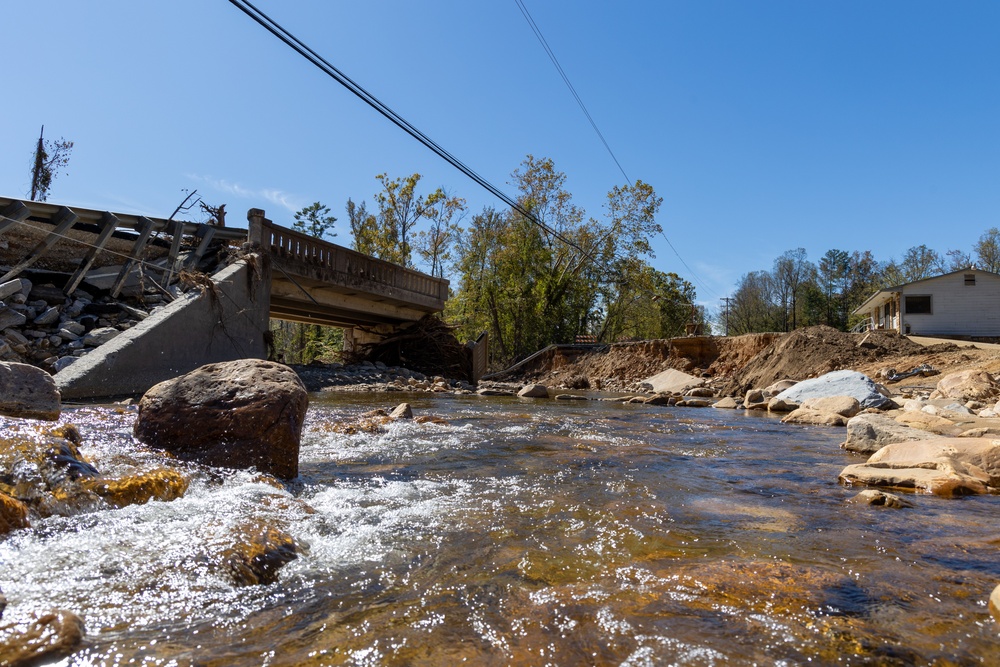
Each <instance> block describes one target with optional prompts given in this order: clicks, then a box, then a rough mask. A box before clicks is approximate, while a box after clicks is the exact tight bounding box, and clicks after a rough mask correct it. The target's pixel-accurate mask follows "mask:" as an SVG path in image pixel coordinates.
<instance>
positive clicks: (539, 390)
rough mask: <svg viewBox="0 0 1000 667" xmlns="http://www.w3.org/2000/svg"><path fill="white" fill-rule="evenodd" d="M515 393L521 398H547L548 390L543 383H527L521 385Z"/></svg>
mask: <svg viewBox="0 0 1000 667" xmlns="http://www.w3.org/2000/svg"><path fill="white" fill-rule="evenodd" d="M517 395H518V396H520V397H521V398H548V397H549V390H548V388H547V387H546V386H545V385H543V384H528V385H525V386H523V387H521V391H519V392H517Z"/></svg>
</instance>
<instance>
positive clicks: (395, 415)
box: [389, 403, 413, 419]
mask: <svg viewBox="0 0 1000 667" xmlns="http://www.w3.org/2000/svg"><path fill="white" fill-rule="evenodd" d="M389 418H390V419H413V408H412V407H410V404H409V403H400V404H399V405H397V406H396V408H395V409H394V410H393V411H392V412H390V413H389Z"/></svg>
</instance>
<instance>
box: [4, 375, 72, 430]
mask: <svg viewBox="0 0 1000 667" xmlns="http://www.w3.org/2000/svg"><path fill="white" fill-rule="evenodd" d="M60 409H61V405H60V396H59V389H58V388H57V387H56V383H55V380H53V379H52V376H51V375H49V374H48V373H46V372H45V371H43V370H42V369H40V368H36V367H35V366H30V365H28V364H18V363H14V362H6V361H4V362H0V415H7V416H8V417H23V418H25V419H48V420H56V419H59V411H60Z"/></svg>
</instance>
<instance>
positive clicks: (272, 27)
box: [229, 0, 593, 258]
mask: <svg viewBox="0 0 1000 667" xmlns="http://www.w3.org/2000/svg"><path fill="white" fill-rule="evenodd" d="M229 2H230V3H231V4H233V5H234V6H236V8H237V9H239V10H240V11H242V12H243V13H244V14H246V15H247V16H249V17H250V18H251V19H253V20H254V21H256V22H257V23H258V24H259V25H260V26H261V27H263V28H264V29H265V30H267V31H268V32H270V33H271V34H272V35H274V36H275V37H277V38H278V39H280V40H281V41H282V42H284V43H285V44H286V45H287V46H289V47H290V48H291V49H292V50H294V51H295V52H296V53H298V54H299V55H301V56H302V57H303V58H305V59H306V60H308V61H309V62H311V63H312V64H313V65H315V66H316V67H318V68H319V69H320V70H321V71H322V72H323V73H324V74H326V75H327V76H329V77H330V78H332V79H333V80H334V81H336V82H337V83H339V84H341V85H342V86H344V87H345V88H347V89H348V90H349V91H351V92H352V93H354V95H356V96H357V97H359V98H360V99H361V100H362V101H363V102H365V104H367V105H368V106H370V107H372V108H373V109H375V110H376V111H378V112H379V113H380V114H382V115H383V116H385V117H386V118H387V119H388V120H389V121H390V122H392V123H393V124H394V125H396V126H397V127H399V128H400V129H401V130H403V131H404V132H406V133H407V134H409V135H410V136H411V137H413V138H414V139H416V140H417V141H419V142H420V143H422V144H423V145H424V146H426V147H427V148H429V149H430V150H431V151H433V152H434V153H435V154H436V155H438V156H439V157H441V158H442V159H444V160H445V161H446V162H448V163H449V164H451V165H452V166H453V167H455V168H456V169H458V170H459V171H460V172H462V173H463V174H465V175H466V176H468V177H469V178H470V179H472V180H473V181H475V182H476V183H477V184H479V185H480V186H481V187H483V188H484V189H485V190H486V191H487V192H489V193H490V194H492V195H493V196H495V197H496V198H498V199H499V200H501V201H502V202H504V203H505V204H507V205H508V206H510V207H511V208H512V209H514V210H515V211H517V212H518V213H520V214H521V215H523V216H524V217H525V218H527V219H528V220H529V221H531V222H532V223H533V224H535V225H536V226H538V227H539V228H541V229H542V230H544V231H545V232H546V233H548V234H550V235H551V236H553V237H554V238H557V239H559V240H560V241H562V242H563V243H565V244H566V245H568V246H571V247H573V248H575V249H576V250H578V251H580V252H581V253H582V254H583V255H584V256H585V257H591V258H593V256H592V255H591V253H588V252H586V251H585V250H583V248H581V247H580V246H578V245H577V244H576V243H574V242H573V241H571V240H569V239H568V238H566V237H565V236H563V235H562V234H560V233H559V232H558V231H556V230H555V229H552V228H551V227H549V226H548V225H546V224H545V223H543V222H542V221H541V220H539V219H538V218H537V217H535V216H534V215H533V214H532V213H531V212H530V211H528V210H527V209H526V208H524V207H523V206H522V205H521V204H520V203H519V202H518V201H517V200H515V199H514V198H513V197H510V196H509V195H508V194H507V193H505V192H503V191H502V190H500V188H498V187H496V186H495V185H493V184H492V183H490V182H489V181H487V180H486V179H485V178H483V177H482V176H480V175H479V174H477V173H476V172H475V171H473V170H472V169H471V168H470V167H469V166H468V165H466V164H465V163H464V162H462V161H461V160H459V159H458V158H457V157H455V156H454V155H452V154H451V153H449V152H448V151H446V150H445V149H444V148H442V147H441V146H440V145H439V144H438V143H436V142H435V141H433V140H432V139H431V138H430V137H428V136H427V135H425V134H424V133H423V132H421V131H420V130H418V129H417V128H416V127H414V126H413V125H411V124H410V123H409V122H408V121H407V120H406V119H404V118H403V117H402V116H400V115H399V114H398V113H396V112H395V111H393V110H392V109H391V108H389V107H388V106H387V105H386V104H384V103H383V102H381V101H380V100H379V99H378V98H376V97H375V96H374V95H372V94H371V93H369V92H368V91H367V90H365V89H364V88H362V87H361V86H360V85H359V84H358V83H357V82H355V81H354V80H352V79H351V78H350V77H348V76H347V75H346V74H344V73H343V72H341V71H340V70H339V69H337V68H336V67H334V66H333V65H331V64H330V63H329V62H327V61H326V60H325V59H324V58H323V57H322V56H320V55H319V54H317V53H316V52H315V51H313V50H312V49H311V48H309V47H308V46H306V45H305V44H304V43H303V42H302V41H301V40H299V39H298V38H297V37H295V36H294V35H293V34H291V33H290V32H288V31H287V30H285V29H284V28H283V27H282V26H281V25H279V24H278V23H277V22H276V21H274V20H273V19H272V18H270V17H269V16H268V15H267V14H265V13H264V12H262V11H260V10H259V9H257V8H256V7H255V6H254V5H253V4H252V3H250V2H248V0H229Z"/></svg>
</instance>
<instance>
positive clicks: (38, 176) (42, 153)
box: [28, 126, 73, 201]
mask: <svg viewBox="0 0 1000 667" xmlns="http://www.w3.org/2000/svg"><path fill="white" fill-rule="evenodd" d="M44 134H45V127H44V126H42V133H41V134H39V136H38V143H37V144H36V145H35V152H34V154H33V155H32V158H31V189H30V190H29V191H28V198H29V199H31V200H32V201H46V200H47V199H48V198H49V190H50V189H51V188H52V180H53V179H54V178H55V177H56V176H57V175H58V174H59V172H60V171H61V170H63V169H65V168H66V165H67V164H69V157H70V153H71V152H72V151H73V142H72V141H67V140H65V139H63V138H62V137H60V138H59V139H57V140H55V141H51V140H49V139H45V138H43V135H44Z"/></svg>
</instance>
